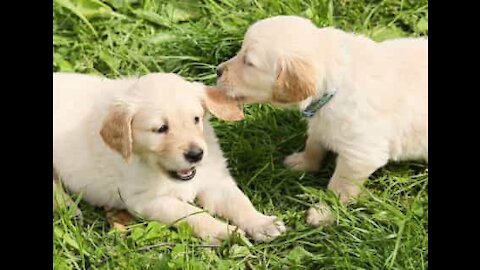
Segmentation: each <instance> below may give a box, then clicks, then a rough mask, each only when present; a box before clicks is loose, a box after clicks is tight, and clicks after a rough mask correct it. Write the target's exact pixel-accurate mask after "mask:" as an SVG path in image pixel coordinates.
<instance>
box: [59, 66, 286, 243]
mask: <svg viewBox="0 0 480 270" xmlns="http://www.w3.org/2000/svg"><path fill="white" fill-rule="evenodd" d="M53 84H54V150H53V151H54V168H55V171H56V172H57V173H58V175H59V177H60V178H61V180H62V182H63V184H64V185H65V186H66V187H67V188H68V189H69V190H71V191H73V192H76V193H81V194H82V198H83V199H84V200H86V201H87V202H89V203H91V204H93V205H95V206H101V207H106V208H113V209H127V210H129V211H130V212H132V213H133V214H137V215H139V216H141V217H143V218H145V219H149V220H157V221H159V222H162V223H175V224H178V222H177V221H180V220H183V221H186V222H187V223H188V224H189V225H190V226H191V227H192V229H193V231H194V233H195V234H196V235H198V236H200V237H202V238H204V239H209V240H211V241H212V242H216V241H218V240H222V239H225V238H226V237H228V236H229V234H230V233H231V232H232V231H234V230H235V229H236V227H234V226H230V225H227V224H226V223H224V222H222V221H220V220H218V219H216V218H214V217H212V216H211V215H210V214H208V213H205V212H204V211H203V210H202V209H200V208H198V207H196V206H194V205H192V204H191V203H192V202H193V201H194V199H198V203H199V204H200V205H202V206H203V207H204V208H205V209H206V210H208V212H210V213H211V214H218V215H220V216H222V217H225V218H227V219H228V220H230V221H231V222H232V223H233V224H235V225H237V226H238V228H240V230H243V231H245V232H246V233H247V234H249V235H250V236H251V237H252V238H253V239H254V240H257V241H264V240H270V239H273V238H275V237H277V236H279V235H280V234H281V233H282V232H284V231H285V227H284V225H283V223H282V222H280V221H277V220H276V217H275V216H265V215H263V214H261V213H259V212H258V211H257V210H255V208H254V207H253V205H252V203H251V202H250V200H249V199H248V198H247V197H246V196H245V195H244V194H243V193H242V192H241V191H240V189H239V188H238V187H237V186H236V184H235V182H234V180H233V178H232V177H231V176H230V173H229V171H228V169H227V164H226V160H225V158H224V157H223V153H222V151H221V149H220V146H219V144H218V142H217V138H216V136H215V134H214V130H213V128H212V127H211V126H210V124H209V122H208V113H207V110H209V111H210V112H214V113H215V114H216V115H217V117H219V118H222V119H226V120H239V119H241V117H242V116H243V115H242V111H241V109H240V108H239V107H238V106H237V103H236V102H232V101H231V100H230V102H228V101H229V99H225V98H224V96H223V95H222V94H221V92H218V91H215V89H211V88H208V89H207V88H206V87H205V86H203V85H202V84H200V83H190V82H187V81H185V80H184V79H182V78H181V77H179V76H177V75H174V74H160V73H155V74H149V75H145V76H142V77H140V78H125V79H117V80H110V79H106V78H100V77H95V76H88V75H80V74H68V73H54V74H53ZM207 93H208V94H207ZM222 96H223V99H222Z"/></svg>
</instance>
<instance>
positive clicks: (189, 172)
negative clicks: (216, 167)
mask: <svg viewBox="0 0 480 270" xmlns="http://www.w3.org/2000/svg"><path fill="white" fill-rule="evenodd" d="M168 173H169V174H170V176H171V177H173V178H175V179H178V180H182V181H188V180H191V179H192V178H193V177H195V174H196V173H197V169H195V167H192V168H190V169H186V170H178V171H168Z"/></svg>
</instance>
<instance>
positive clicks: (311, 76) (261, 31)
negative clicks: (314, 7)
mask: <svg viewBox="0 0 480 270" xmlns="http://www.w3.org/2000/svg"><path fill="white" fill-rule="evenodd" d="M316 37H317V28H316V27H315V26H314V25H313V24H312V23H311V22H310V21H308V20H306V19H303V18H299V17H293V16H278V17H273V18H269V19H266V20H261V21H259V22H257V23H255V24H253V25H252V26H251V27H250V28H249V29H248V30H247V33H246V34H245V37H244V41H243V44H242V48H241V49H240V51H239V52H238V53H237V55H236V56H235V57H233V58H231V59H230V60H228V61H226V62H224V63H222V64H220V65H219V66H218V69H217V75H218V82H217V84H218V86H219V87H220V88H222V89H223V90H224V91H226V93H227V94H228V95H230V96H232V97H234V98H236V99H238V100H240V101H242V102H245V103H259V102H271V103H274V104H289V103H296V102H300V101H302V100H305V99H306V98H308V97H310V96H312V95H314V94H315V92H316V89H317V83H318V81H319V80H320V79H321V78H319V76H320V74H321V70H319V67H318V66H317V65H316V61H315V59H316V58H317V57H318V55H317V46H316V42H317V39H316Z"/></svg>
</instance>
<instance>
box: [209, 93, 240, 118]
mask: <svg viewBox="0 0 480 270" xmlns="http://www.w3.org/2000/svg"><path fill="white" fill-rule="evenodd" d="M205 87H206V89H205V90H206V95H205V100H204V105H205V107H206V108H207V110H208V111H210V112H211V113H212V114H213V115H215V116H216V117H217V118H219V119H222V120H226V121H240V120H243V119H244V118H245V116H244V115H243V110H242V106H241V105H240V104H239V103H238V102H237V101H236V100H235V99H234V98H232V97H229V96H227V95H226V94H225V91H222V90H220V89H217V88H215V87H211V86H205Z"/></svg>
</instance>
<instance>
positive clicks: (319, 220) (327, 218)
mask: <svg viewBox="0 0 480 270" xmlns="http://www.w3.org/2000/svg"><path fill="white" fill-rule="evenodd" d="M306 219H307V224H309V225H310V226H314V227H323V226H328V225H331V224H333V222H334V217H333V214H332V212H331V210H330V207H328V205H326V204H324V203H318V204H317V205H315V206H314V207H311V208H310V209H308V211H307V213H306Z"/></svg>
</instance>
